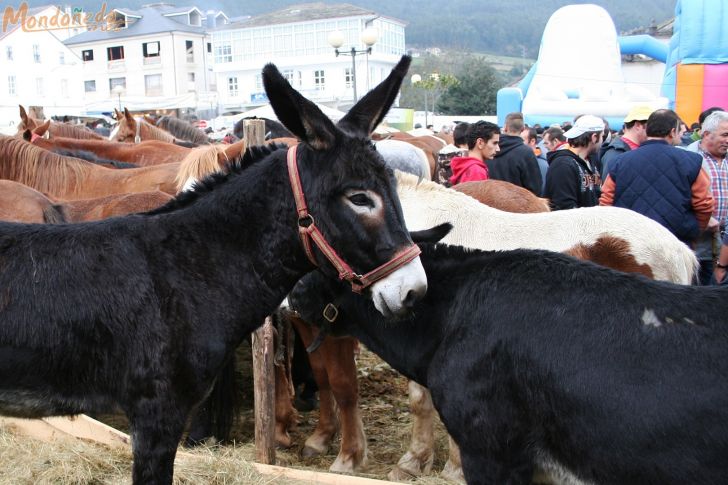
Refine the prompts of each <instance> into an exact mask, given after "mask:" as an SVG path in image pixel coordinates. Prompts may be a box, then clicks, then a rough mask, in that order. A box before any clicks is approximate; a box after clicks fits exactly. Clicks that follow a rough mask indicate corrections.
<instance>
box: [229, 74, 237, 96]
mask: <svg viewBox="0 0 728 485" xmlns="http://www.w3.org/2000/svg"><path fill="white" fill-rule="evenodd" d="M228 94H229V95H230V96H231V97H236V96H237V95H238V78H237V77H229V78H228Z"/></svg>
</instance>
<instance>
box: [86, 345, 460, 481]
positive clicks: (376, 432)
mask: <svg viewBox="0 0 728 485" xmlns="http://www.w3.org/2000/svg"><path fill="white" fill-rule="evenodd" d="M249 349H250V347H249V345H247V344H243V345H242V346H241V347H240V349H238V366H237V374H238V376H237V378H238V381H239V382H240V385H241V388H242V389H243V411H242V414H241V416H240V418H239V419H238V420H237V422H236V425H235V428H234V429H233V432H232V434H231V437H232V439H233V440H234V441H235V443H236V444H240V445H243V446H244V445H249V444H250V445H252V444H254V417H253V377H252V357H251V354H250V350H249ZM357 369H358V374H359V389H360V396H359V399H360V408H361V414H362V419H363V421H364V431H365V433H366V436H367V446H368V457H369V459H368V462H369V464H368V466H367V469H366V470H363V471H362V472H360V473H357V475H358V476H362V477H367V478H375V479H380V480H386V479H387V473H389V471H390V470H391V468H392V466H393V465H394V464H396V463H397V461H398V460H399V458H400V457H401V456H402V455H403V454H404V453H405V451H406V450H407V446H408V445H409V439H410V433H411V425H412V420H411V415H410V413H409V403H408V396H407V379H405V378H404V377H402V376H401V375H400V374H399V373H398V372H396V371H394V370H393V369H392V368H391V367H390V366H389V365H388V364H386V363H385V362H383V361H382V360H381V359H379V357H377V356H376V355H375V354H374V353H372V352H370V351H368V350H367V349H366V348H364V347H363V346H362V348H361V352H360V354H359V356H358V358H357ZM95 418H96V419H99V420H101V421H103V422H105V423H106V424H109V425H110V426H113V427H115V428H117V429H120V430H122V431H124V432H128V423H127V422H126V419H125V417H124V416H121V415H106V416H95ZM317 419H318V410H314V411H310V412H306V413H299V424H298V426H297V427H296V428H295V429H294V430H293V431H292V432H291V437H292V439H293V443H294V445H293V447H292V448H290V449H288V450H278V451H277V452H276V459H277V464H278V465H282V466H292V467H294V468H301V469H309V470H317V471H328V468H329V466H330V465H331V464H332V463H333V462H334V460H335V459H336V455H337V454H338V451H339V440H338V437H337V439H336V440H335V441H334V443H333V444H332V446H331V447H330V449H329V451H328V452H327V453H326V454H325V455H322V456H320V457H315V458H308V459H304V458H302V457H301V450H302V449H303V445H304V442H305V441H306V438H307V437H308V436H309V435H310V434H311V433H312V432H313V430H314V428H315V427H316V423H317ZM435 433H436V434H435V461H434V465H433V471H432V473H431V474H430V475H428V476H427V477H423V478H422V479H419V480H415V481H413V482H410V483H421V484H427V485H441V484H442V485H444V484H447V483H451V482H447V481H445V480H442V479H440V478H439V477H438V475H437V472H439V471H440V470H442V467H443V466H444V464H445V461H447V434H446V432H445V430H444V427H443V426H442V424H441V423H439V420H438V424H437V426H436V430H435Z"/></svg>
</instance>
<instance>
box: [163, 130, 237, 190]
mask: <svg viewBox="0 0 728 485" xmlns="http://www.w3.org/2000/svg"><path fill="white" fill-rule="evenodd" d="M243 151H245V141H244V140H240V141H238V142H235V143H231V144H230V145H205V146H201V147H197V148H193V149H192V150H191V151H190V153H189V154H188V155H187V156H186V157H185V158H184V160H182V164H181V166H180V169H179V171H178V172H177V177H176V178H175V186H176V187H177V191H178V192H181V191H182V190H185V189H187V188H190V186H191V185H192V183H193V182H194V181H196V180H200V179H202V178H203V177H205V176H206V175H208V174H210V173H212V172H216V171H218V170H220V169H221V168H224V167H225V166H226V165H227V164H228V163H229V162H230V161H232V160H233V159H235V158H237V157H239V156H240V155H241V154H242V153H243Z"/></svg>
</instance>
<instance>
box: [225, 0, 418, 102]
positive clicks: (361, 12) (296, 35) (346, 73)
mask: <svg viewBox="0 0 728 485" xmlns="http://www.w3.org/2000/svg"><path fill="white" fill-rule="evenodd" d="M367 29H369V30H367ZM371 29H375V30H376V32H377V34H378V36H377V40H376V42H375V43H374V44H373V45H372V49H371V53H370V54H367V53H366V47H367V46H366V45H365V44H364V43H363V42H362V40H361V38H362V34H363V33H364V32H365V30H367V32H371ZM404 29H405V23H404V22H402V21H400V20H396V19H393V18H388V17H383V16H380V15H378V14H377V13H375V12H372V11H370V10H366V9H363V8H359V7H355V6H353V5H348V4H331V5H329V4H323V3H309V4H301V5H294V6H290V7H287V8H285V9H282V10H278V11H276V12H272V13H268V14H264V15H259V16H256V17H252V18H250V19H248V20H245V21H242V22H240V23H235V24H228V25H225V26H222V27H218V28H217V29H216V30H214V31H213V32H212V47H213V53H214V64H213V71H214V73H215V76H216V80H217V82H216V84H217V89H218V96H219V103H220V111H221V112H240V111H245V110H247V109H250V108H254V107H257V106H260V105H262V104H266V103H267V102H268V100H267V97H266V95H265V91H264V89H263V82H262V78H261V69H262V68H263V66H264V65H265V64H266V63H268V62H273V63H275V64H276V66H277V67H278V69H279V70H280V71H281V72H282V73H283V74H284V75H285V76H286V78H287V79H288V80H289V82H291V84H292V85H293V87H294V88H296V89H297V90H299V91H300V92H301V93H302V94H303V95H304V96H306V97H307V98H309V99H311V100H313V101H316V102H318V103H321V104H324V105H326V106H330V107H332V108H337V109H347V108H348V107H350V106H351V105H352V104H353V102H354V87H355V86H356V90H357V95H358V97H359V98H361V97H362V96H363V95H364V94H365V93H366V92H367V91H368V90H369V89H370V88H371V87H374V86H375V85H376V84H378V83H379V82H380V81H382V80H383V79H384V78H385V77H386V76H387V75H389V72H390V71H391V69H392V68H393V67H394V65H395V64H396V63H397V61H399V59H400V57H401V56H402V55H403V54H404V53H405V35H404ZM336 31H338V32H340V33H341V34H342V40H343V44H342V45H341V47H340V48H339V49H338V51H339V52H340V53H342V55H339V56H337V55H336V53H335V51H334V47H332V45H331V44H330V43H329V38H330V36H331V34H332V32H336ZM352 48H353V49H355V50H356V54H355V55H354V56H351V50H352ZM352 61H353V62H352ZM354 71H356V81H355V80H354Z"/></svg>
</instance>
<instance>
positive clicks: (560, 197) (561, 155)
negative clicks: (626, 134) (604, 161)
mask: <svg viewBox="0 0 728 485" xmlns="http://www.w3.org/2000/svg"><path fill="white" fill-rule="evenodd" d="M603 135H604V121H602V119H601V118H597V117H596V116H593V115H584V116H581V117H579V118H578V119H577V120H576V121H575V122H574V125H573V126H572V128H571V129H570V130H569V131H567V132H566V133H564V136H565V137H566V139H567V140H568V144H567V145H564V146H563V147H562V148H559V149H558V150H555V151H552V152H549V153H548V155H547V159H548V162H549V170H548V172H546V187H545V189H544V194H543V196H544V197H546V198H548V199H550V201H551V207H552V208H553V209H554V210H561V209H575V208H577V207H592V206H595V205H597V204H598V203H599V195H600V190H599V187H600V186H601V180H600V178H599V172H598V171H597V170H596V168H595V167H593V166H592V164H591V163H590V162H589V161H588V157H589V155H590V154H592V153H594V152H595V151H596V150H597V149H598V148H599V146H601V144H602V138H603Z"/></svg>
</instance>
